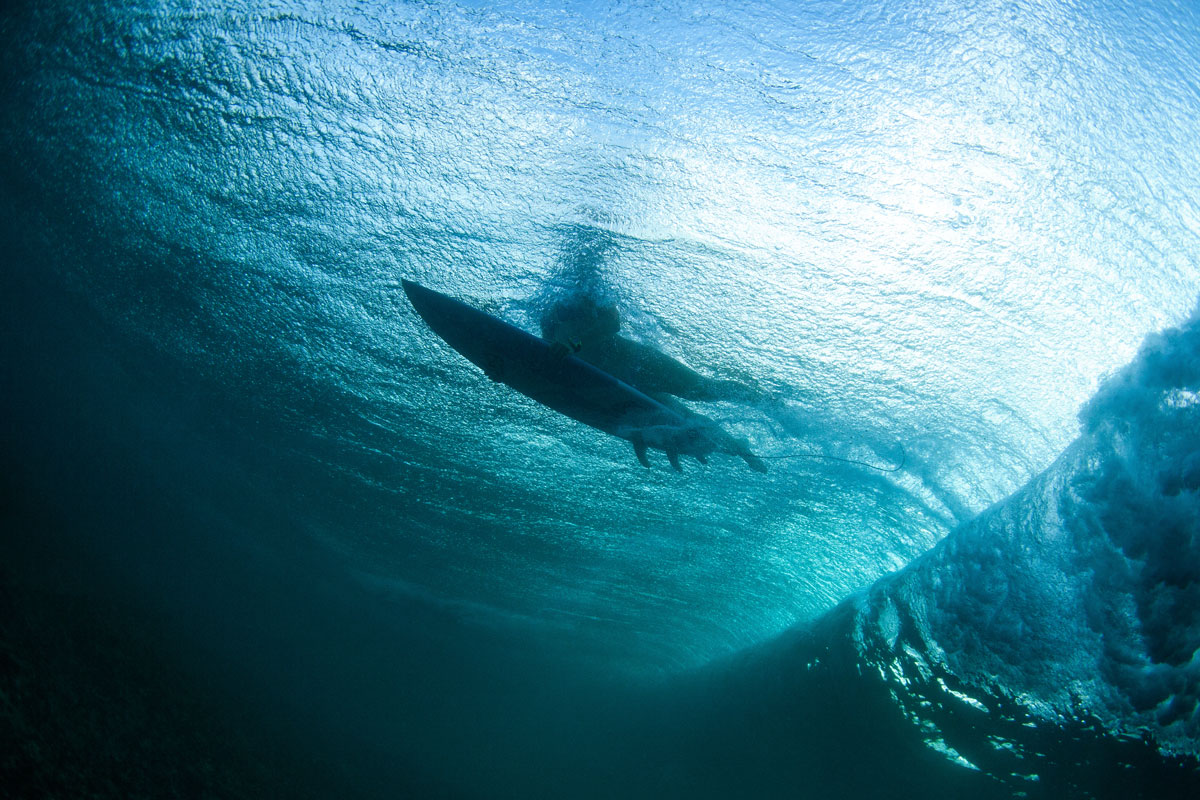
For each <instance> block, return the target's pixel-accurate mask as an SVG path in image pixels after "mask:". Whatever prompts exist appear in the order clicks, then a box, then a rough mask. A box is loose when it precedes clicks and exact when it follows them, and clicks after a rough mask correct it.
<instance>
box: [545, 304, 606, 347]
mask: <svg viewBox="0 0 1200 800" xmlns="http://www.w3.org/2000/svg"><path fill="white" fill-rule="evenodd" d="M620 329H621V314H620V312H619V311H617V305H616V303H613V302H610V301H608V300H600V299H597V298H595V297H592V296H591V295H572V296H570V297H565V298H563V299H561V300H556V301H554V303H553V304H551V306H550V308H548V309H547V310H546V313H545V314H543V315H542V336H544V337H545V338H547V339H550V340H552V341H565V340H568V339H578V340H581V341H585V342H586V341H587V340H592V339H603V338H607V337H610V336H615V335H616V333H617V331H619V330H620Z"/></svg>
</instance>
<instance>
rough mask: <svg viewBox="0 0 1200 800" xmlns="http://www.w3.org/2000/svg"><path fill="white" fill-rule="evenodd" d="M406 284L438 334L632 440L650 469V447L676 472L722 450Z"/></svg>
mask: <svg viewBox="0 0 1200 800" xmlns="http://www.w3.org/2000/svg"><path fill="white" fill-rule="evenodd" d="M401 284H402V285H403V287H404V293H405V294H407V295H408V300H409V302H410V303H412V306H413V308H414V309H415V310H416V312H417V314H419V315H420V317H421V319H423V320H424V321H425V323H426V324H427V325H429V327H430V328H431V329H432V330H433V332H434V333H436V334H437V335H438V336H439V337H441V339H442V340H443V341H444V342H445V343H446V344H448V345H450V347H452V348H454V349H455V350H456V351H458V352H459V353H460V354H461V355H462V356H464V357H465V358H466V359H467V360H468V361H470V362H471V363H472V364H474V365H475V366H477V367H479V368H480V369H481V370H483V372H484V374H485V375H487V376H488V377H489V378H491V379H492V380H494V381H497V382H499V383H503V384H505V385H506V386H509V387H511V388H513V389H515V390H517V391H518V392H520V393H521V394H523V395H525V396H526V397H529V398H531V399H533V400H535V401H537V402H538V403H541V404H542V405H544V406H546V407H547V408H550V409H553V410H554V411H557V412H558V413H560V414H564V415H566V416H568V417H570V418H571V419H573V420H576V421H577V422H581V423H583V424H584V425H588V426H590V427H592V428H595V429H597V430H600V431H603V432H604V433H607V434H610V435H612V436H617V437H620V438H622V439H625V440H627V441H629V442H630V443H631V444H633V448H634V452H635V453H636V454H637V458H638V461H640V462H641V463H642V464H643V465H644V466H647V467H649V466H650V461H649V459H648V458H647V457H646V449H647V448H655V449H657V450H662V451H663V452H665V453H666V454H667V457H668V459H670V462H671V465H672V466H673V467H675V469H677V470H678V469H681V467H680V465H679V456H680V455H690V456H693V457H695V458H696V459H697V460H699V461H700V462H701V463H704V462H705V457H706V456H707V455H708V454H709V453H711V452H712V451H713V450H715V449H716V444H715V443H714V442H713V441H712V439H711V438H710V437H709V436H707V435H706V434H705V433H704V432H703V431H702V430H701V428H700V427H699V426H698V425H696V424H695V423H694V422H689V421H688V420H686V419H684V417H683V416H682V415H680V414H679V413H678V412H676V411H674V410H672V409H670V408H668V407H666V406H665V405H663V404H662V403H660V402H658V401H657V400H655V399H653V398H652V397H649V396H648V395H646V394H644V393H642V392H640V391H638V390H637V389H635V388H634V387H632V386H630V385H629V384H627V383H623V382H622V381H620V380H618V379H617V378H614V377H613V376H612V375H609V374H608V373H607V372H604V371H603V370H600V369H597V368H596V367H594V366H592V365H591V364H589V363H587V362H586V361H584V360H582V359H580V358H577V357H575V356H573V355H570V354H569V353H562V352H557V351H556V349H555V348H553V347H552V346H551V344H550V343H549V342H547V341H545V340H544V339H541V338H539V337H537V336H534V335H533V334H531V333H528V332H526V331H523V330H521V329H520V328H518V327H517V326H515V325H511V324H509V323H507V322H505V321H504V320H502V319H500V318H498V317H494V316H492V315H491V314H488V313H486V312H484V311H481V310H480V309H477V308H474V307H472V306H470V305H468V304H466V303H464V302H462V301H461V300H457V299H455V298H453V297H451V296H449V295H446V294H442V293H441V292H438V291H434V290H433V289H428V288H426V287H424V286H421V285H420V284H418V283H414V282H413V281H410V280H402V281H401Z"/></svg>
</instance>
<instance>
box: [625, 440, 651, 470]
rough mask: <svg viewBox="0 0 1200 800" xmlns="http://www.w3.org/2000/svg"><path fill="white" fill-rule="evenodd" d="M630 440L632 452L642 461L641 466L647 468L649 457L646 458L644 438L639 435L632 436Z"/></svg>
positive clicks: (648, 466)
mask: <svg viewBox="0 0 1200 800" xmlns="http://www.w3.org/2000/svg"><path fill="white" fill-rule="evenodd" d="M630 441H631V442H633V452H634V453H635V454H636V455H637V460H638V461H640V462H642V466H643V467H645V468H646V469H649V468H650V459H648V458H646V440H645V439H643V438H642V437H641V436H634V437H633V438H632V439H630Z"/></svg>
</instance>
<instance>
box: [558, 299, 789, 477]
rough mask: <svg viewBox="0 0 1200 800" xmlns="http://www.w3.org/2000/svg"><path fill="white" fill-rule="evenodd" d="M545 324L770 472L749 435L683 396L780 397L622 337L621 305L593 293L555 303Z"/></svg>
mask: <svg viewBox="0 0 1200 800" xmlns="http://www.w3.org/2000/svg"><path fill="white" fill-rule="evenodd" d="M541 328H542V338H543V339H545V340H546V341H548V342H550V343H551V346H552V347H553V348H554V349H555V351H556V352H558V353H559V354H561V355H563V356H565V355H567V354H568V353H571V354H574V355H575V356H577V357H578V358H581V359H583V360H584V361H587V362H588V363H590V364H592V365H593V366H595V367H597V368H598V369H601V370H603V371H605V372H607V373H608V374H610V375H612V376H613V377H615V378H617V379H618V380H621V381H623V382H625V383H627V384H629V385H630V386H632V387H634V388H635V389H637V390H639V391H641V392H643V393H645V394H647V395H649V396H650V397H652V398H653V399H655V400H657V401H658V402H660V403H662V404H663V405H665V406H667V407H668V408H671V409H672V410H674V411H676V412H677V413H679V414H681V415H683V416H684V417H685V418H688V419H693V420H696V421H697V422H698V423H700V424H701V425H702V426H703V430H704V432H705V433H706V434H707V435H708V436H710V437H711V438H712V439H713V441H714V443H715V444H716V445H717V446H718V447H719V448H720V449H722V450H724V451H726V452H729V453H732V454H734V455H737V456H740V457H741V458H742V459H743V460H744V461H745V462H746V463H747V464H748V465H749V466H750V468H751V469H754V470H757V471H759V472H766V471H767V467H766V465H765V464H764V463H763V462H762V460H761V459H759V458H758V457H757V456H755V455H754V454H753V453H752V452H750V445H749V443H748V442H747V441H746V440H745V439H741V438H737V437H735V436H733V435H731V434H730V433H728V432H727V431H725V430H724V429H723V428H721V427H720V426H719V425H718V424H717V423H716V422H714V421H713V420H711V419H709V418H707V417H705V416H703V415H702V414H697V413H696V412H695V411H692V410H691V409H689V408H688V407H687V406H685V405H684V404H683V403H681V402H679V400H693V401H697V402H708V403H711V402H731V403H739V404H743V405H761V406H764V407H770V406H772V405H773V404H777V403H778V402H779V401H777V400H775V399H774V398H772V397H770V396H769V395H766V394H765V393H763V392H761V391H759V390H757V389H755V388H754V387H751V386H747V385H746V384H743V383H739V382H737V381H731V380H719V379H716V378H710V377H708V376H705V375H701V374H700V373H699V372H696V371H695V370H693V369H691V368H690V367H688V366H686V365H684V364H682V363H680V362H679V361H677V360H676V359H674V358H672V357H671V356H669V355H667V354H666V353H663V352H662V351H660V350H657V349H655V348H654V347H651V346H650V345H647V344H643V343H641V342H636V341H634V340H632V339H627V338H625V337H624V336H621V335H620V330H621V316H620V313H619V312H618V311H617V307H616V305H615V304H613V303H611V302H605V301H601V300H597V299H595V298H594V297H592V296H591V295H589V294H573V295H571V296H568V297H565V298H561V299H559V300H556V301H554V302H553V303H551V304H550V305H549V307H548V308H546V310H545V312H544V313H543V314H542V317H541ZM676 398H679V399H676Z"/></svg>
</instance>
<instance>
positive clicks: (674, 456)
mask: <svg viewBox="0 0 1200 800" xmlns="http://www.w3.org/2000/svg"><path fill="white" fill-rule="evenodd" d="M667 460H668V461H670V462H671V466H672V467H674V468H675V471H676V472H683V467H682V466H680V464H679V452H678V451H676V450H668V451H667Z"/></svg>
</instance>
